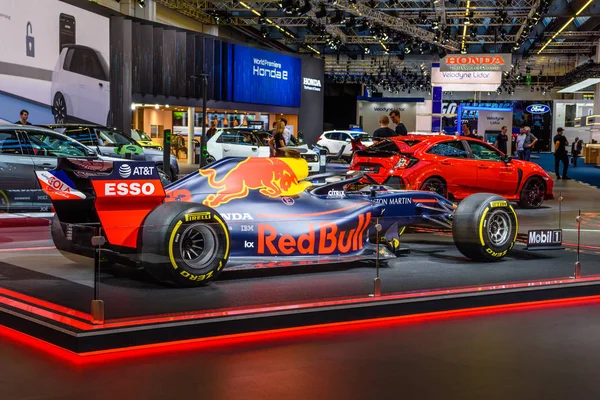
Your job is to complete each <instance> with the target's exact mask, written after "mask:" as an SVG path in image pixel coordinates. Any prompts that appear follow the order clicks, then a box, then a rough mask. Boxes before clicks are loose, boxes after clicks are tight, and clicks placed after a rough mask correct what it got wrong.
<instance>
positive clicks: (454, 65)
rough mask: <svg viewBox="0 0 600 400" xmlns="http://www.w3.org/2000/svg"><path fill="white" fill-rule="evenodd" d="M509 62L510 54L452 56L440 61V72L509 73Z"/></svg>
mask: <svg viewBox="0 0 600 400" xmlns="http://www.w3.org/2000/svg"><path fill="white" fill-rule="evenodd" d="M511 60H512V55H511V54H464V55H455V54H452V55H448V56H446V57H444V58H442V59H441V60H440V71H509V70H510V69H511V68H512V66H511Z"/></svg>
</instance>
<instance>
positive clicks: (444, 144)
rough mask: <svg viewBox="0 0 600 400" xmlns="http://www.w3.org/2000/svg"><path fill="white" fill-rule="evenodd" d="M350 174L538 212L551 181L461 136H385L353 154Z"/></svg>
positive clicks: (532, 167)
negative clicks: (479, 196) (480, 196)
mask: <svg viewBox="0 0 600 400" xmlns="http://www.w3.org/2000/svg"><path fill="white" fill-rule="evenodd" d="M350 170H355V171H363V172H367V173H369V175H370V176H371V177H372V178H374V179H375V180H376V181H377V182H378V183H381V184H385V185H389V186H392V187H399V188H401V189H417V190H429V191H435V192H437V193H439V194H440V195H442V196H444V197H447V198H449V199H453V200H462V199H464V198H466V197H467V196H469V195H471V194H473V193H481V192H486V193H495V194H499V195H501V196H504V197H505V198H506V199H508V200H511V201H516V202H517V203H518V204H519V206H521V207H523V208H538V207H540V206H541V205H542V204H543V202H544V200H546V199H552V198H553V196H552V189H553V188H554V181H553V180H552V178H550V176H549V175H548V174H547V173H546V171H544V170H543V169H542V168H541V167H540V166H539V165H537V164H535V163H532V162H528V161H520V160H514V159H511V158H508V157H507V156H506V155H505V154H503V153H502V152H500V151H499V150H498V149H496V148H495V147H493V146H491V145H489V144H487V143H485V142H483V141H481V140H478V139H474V138H473V139H472V138H466V137H462V136H447V135H436V136H433V135H409V136H401V137H393V138H389V139H386V140H383V141H381V142H379V143H376V144H374V145H373V146H370V147H368V148H366V149H364V150H360V151H357V152H356V153H354V157H353V158H352V163H351V165H350Z"/></svg>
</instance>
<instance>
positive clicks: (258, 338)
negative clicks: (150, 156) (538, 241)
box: [0, 295, 600, 364]
mask: <svg viewBox="0 0 600 400" xmlns="http://www.w3.org/2000/svg"><path fill="white" fill-rule="evenodd" d="M598 303H600V296H598V295H596V296H590V297H575V298H569V299H558V300H543V301H534V302H528V303H515V304H507V305H498V306H486V307H478V308H465V309H457V310H451V311H438V312H430V313H423V314H413V315H406V316H397V317H386V318H374V319H369V320H358V321H347V322H336V323H329V324H320V325H308V326H302V327H297V328H283V329H275V330H268V331H260V332H248V333H239V334H232V335H224V336H217V337H208V338H199V339H190V340H182V341H176V342H168V343H157V344H150V345H143V346H135V347H124V348H116V349H110V350H103V351H94V352H87V353H79V354H77V353H73V352H71V351H68V350H65V349H63V348H60V347H58V346H56V345H53V344H50V343H47V342H45V341H43V340H40V339H37V338H34V337H31V336H29V335H26V334H23V333H21V332H17V331H15V330H12V329H9V328H5V327H2V326H0V336H4V337H6V338H9V339H12V340H14V341H15V342H19V343H22V344H26V345H28V346H31V347H34V348H36V349H38V350H41V351H44V352H45V353H47V354H50V355H53V356H56V357H58V358H61V359H63V360H66V361H69V362H73V363H77V364H93V363H99V362H100V363H101V362H111V361H119V360H123V359H126V358H132V357H143V356H150V355H157V354H164V353H173V352H184V351H185V352H188V351H190V350H199V349H203V348H209V347H218V346H222V347H225V346H227V347H231V346H233V345H240V344H242V345H245V344H251V343H253V342H268V343H273V342H274V340H285V339H293V338H303V337H306V336H309V335H311V334H313V335H322V334H332V333H344V332H349V331H351V330H359V329H373V328H384V327H390V326H396V325H400V324H409V323H421V322H423V321H435V320H443V319H450V318H464V317H472V316H485V315H493V314H498V313H502V312H509V311H525V310H538V309H543V308H549V307H564V306H582V305H591V304H598Z"/></svg>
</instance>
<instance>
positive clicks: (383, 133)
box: [373, 115, 398, 141]
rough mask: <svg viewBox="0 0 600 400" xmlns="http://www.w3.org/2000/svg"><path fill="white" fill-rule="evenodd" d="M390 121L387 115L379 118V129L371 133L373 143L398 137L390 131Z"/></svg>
mask: <svg viewBox="0 0 600 400" xmlns="http://www.w3.org/2000/svg"><path fill="white" fill-rule="evenodd" d="M389 125H390V119H389V118H388V116H387V115H382V116H381V117H380V118H379V128H378V129H375V132H373V141H379V140H383V139H385V138H388V137H392V136H398V135H396V132H395V131H393V130H392V129H390V127H389Z"/></svg>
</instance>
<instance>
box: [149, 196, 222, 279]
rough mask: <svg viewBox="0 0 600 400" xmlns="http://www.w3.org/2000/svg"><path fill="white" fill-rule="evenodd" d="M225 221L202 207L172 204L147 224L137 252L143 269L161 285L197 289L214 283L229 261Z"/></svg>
mask: <svg viewBox="0 0 600 400" xmlns="http://www.w3.org/2000/svg"><path fill="white" fill-rule="evenodd" d="M229 246H230V238H229V229H228V228H227V225H226V224H225V222H224V220H223V217H221V215H220V214H218V213H217V212H216V211H215V210H213V209H212V208H210V207H207V206H204V205H202V204H196V203H187V202H169V203H164V204H161V205H160V206H158V207H156V208H155V209H154V210H152V212H150V214H149V215H148V216H147V217H146V219H145V220H144V223H143V225H142V228H141V230H140V233H139V236H138V249H139V251H140V259H141V260H142V266H143V267H144V269H145V270H146V271H147V272H148V273H149V274H150V275H151V276H152V277H154V278H155V279H157V280H158V281H161V282H166V281H170V282H173V283H174V284H175V285H177V286H181V287H197V286H202V285H204V284H205V283H207V282H209V281H212V280H214V279H215V278H216V277H217V276H218V275H219V274H220V273H221V271H222V270H223V268H224V267H225V264H226V263H227V259H228V257H229V250H230V248H229Z"/></svg>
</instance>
